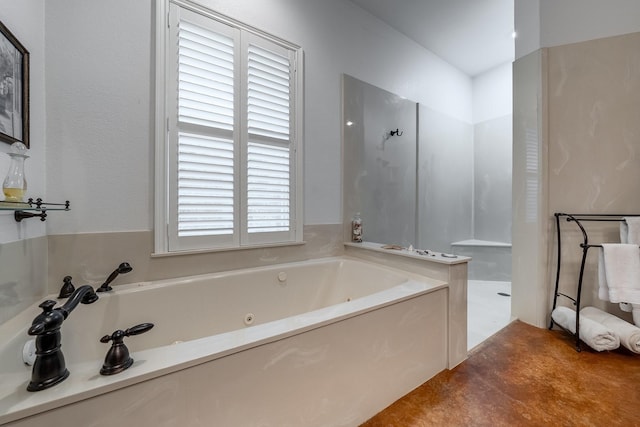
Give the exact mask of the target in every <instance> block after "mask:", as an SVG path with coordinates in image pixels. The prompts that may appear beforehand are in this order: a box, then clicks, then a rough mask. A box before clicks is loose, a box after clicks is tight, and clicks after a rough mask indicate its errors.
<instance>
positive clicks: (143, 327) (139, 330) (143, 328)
mask: <svg viewBox="0 0 640 427" xmlns="http://www.w3.org/2000/svg"><path fill="white" fill-rule="evenodd" d="M151 328H153V323H141V324H139V325H136V326H132V327H130V328H129V329H127V330H126V331H124V335H125V336H127V337H128V336H131V335H140V334H144V333H145V332H147V331H149V330H150V329H151Z"/></svg>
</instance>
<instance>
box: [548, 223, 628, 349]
mask: <svg viewBox="0 0 640 427" xmlns="http://www.w3.org/2000/svg"><path fill="white" fill-rule="evenodd" d="M553 215H554V216H555V218H556V232H557V233H558V234H557V237H558V266H557V269H556V288H555V292H554V297H553V308H552V309H551V310H552V311H553V310H555V309H556V305H557V302H558V297H559V296H563V297H565V298H568V299H570V300H571V301H573V305H575V306H576V332H575V333H574V334H573V335H574V336H575V338H576V351H581V348H580V297H581V295H582V279H583V276H584V266H585V263H586V261H587V253H588V252H589V249H590V248H601V247H602V245H591V244H589V236H588V235H587V231H586V230H585V228H584V226H583V225H582V223H583V222H620V221H624V217H629V216H640V214H622V215H617V214H604V215H598V214H567V213H555V214H553ZM561 217H566V220H567V222H575V223H576V225H577V226H578V227H579V228H580V231H581V232H582V239H583V240H582V243H581V244H580V247H581V248H582V260H581V261H580V274H579V276H578V289H577V292H576V297H575V298H573V297H571V296H569V295H566V294H563V293H561V292H558V288H559V285H560V265H561V261H562V244H561V233H560V218H561ZM553 325H554V321H553V318H551V322H550V324H549V329H551V328H553ZM557 326H559V327H560V328H562V329H564V330H565V331H566V332H568V333H571V331H569V330H567V329H565V328H564V327H562V326H561V325H557Z"/></svg>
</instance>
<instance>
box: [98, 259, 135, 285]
mask: <svg viewBox="0 0 640 427" xmlns="http://www.w3.org/2000/svg"><path fill="white" fill-rule="evenodd" d="M131 270H133V267H131V265H129V263H128V262H123V263H121V264H120V265H119V266H118V268H116V269H115V270H114V271H113V273H111V274H110V275H109V277H107V280H105V281H104V283H103V284H102V285H101V286H100V287H99V288H98V289H96V292H106V291H110V290H112V289H113V288H112V287H111V286H109V283H111V282H113V281H114V280H115V278H116V277H118V275H119V274H125V273H128V272H130V271H131Z"/></svg>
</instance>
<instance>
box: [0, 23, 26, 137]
mask: <svg viewBox="0 0 640 427" xmlns="http://www.w3.org/2000/svg"><path fill="white" fill-rule="evenodd" d="M0 141H1V142H6V143H7V144H13V143H14V142H22V143H23V144H24V145H26V146H27V148H29V146H30V144H29V52H28V51H27V49H25V47H24V46H23V45H22V43H20V42H19V41H18V39H17V38H16V37H15V36H14V35H13V34H12V33H11V31H9V29H8V28H7V27H6V26H5V25H4V24H3V23H2V22H0Z"/></svg>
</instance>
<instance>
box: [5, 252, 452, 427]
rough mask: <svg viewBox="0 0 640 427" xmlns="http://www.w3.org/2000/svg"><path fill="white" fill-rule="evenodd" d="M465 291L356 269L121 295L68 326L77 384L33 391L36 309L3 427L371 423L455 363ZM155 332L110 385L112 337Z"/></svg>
mask: <svg viewBox="0 0 640 427" xmlns="http://www.w3.org/2000/svg"><path fill="white" fill-rule="evenodd" d="M422 262H423V263H425V262H424V261H422ZM455 293H456V292H455V290H449V291H448V284H447V282H446V281H444V280H441V279H438V278H432V277H428V276H425V275H421V274H416V273H412V272H404V271H401V270H398V269H395V268H393V267H389V266H381V265H377V264H373V263H371V262H367V261H364V260H362V259H360V260H358V259H354V258H347V257H342V258H326V259H320V260H314V261H306V262H300V263H290V264H282V265H276V266H271V267H260V268H255V269H246V270H239V271H233V272H226V273H215V274H208V275H201V276H193V277H187V278H184V279H180V280H161V281H155V282H141V283H134V284H128V285H120V286H116V287H114V290H113V291H112V292H110V293H103V294H101V295H100V298H99V300H98V301H96V302H95V303H93V304H92V305H91V306H88V307H83V310H77V311H75V312H74V313H73V316H74V318H73V319H72V321H71V322H66V323H65V325H64V328H66V329H65V330H64V331H63V343H62V345H63V350H64V352H65V356H66V359H67V367H68V369H69V371H70V372H71V374H70V376H69V378H67V380H65V381H64V382H63V383H61V384H58V385H56V386H55V387H52V388H51V389H48V390H44V391H41V392H36V393H29V392H27V391H26V384H27V382H28V380H29V377H30V368H29V367H26V366H24V365H23V363H22V361H21V360H20V354H21V348H22V344H23V343H24V342H25V341H26V339H27V338H28V337H27V336H26V332H25V331H26V328H27V327H28V326H29V324H30V322H31V320H32V319H33V316H34V311H36V312H37V311H40V309H38V308H37V307H36V306H35V305H34V306H32V307H30V308H29V309H27V310H25V311H24V312H22V313H21V314H20V315H19V316H16V317H14V318H13V319H11V320H10V321H9V322H6V323H5V324H4V325H2V326H0V328H1V329H0V334H1V335H2V336H3V337H4V336H6V337H9V339H7V340H6V341H5V342H4V343H3V348H2V350H0V351H1V353H0V362H1V363H0V376H1V377H2V379H3V381H2V387H1V388H0V392H1V395H0V414H2V415H0V424H2V423H8V425H10V426H33V425H52V424H53V425H55V424H60V425H62V424H63V423H68V422H69V420H73V419H75V420H80V419H82V420H84V421H85V422H86V423H87V424H93V425H116V424H117V423H119V424H126V425H138V426H156V425H178V424H180V425H199V424H201V423H205V424H206V425H258V424H259V425H265V426H269V425H273V426H282V425H296V426H305V425H336V426H338V425H348V426H351V425H358V424H360V423H361V422H364V421H365V420H366V419H368V418H370V417H371V416H372V415H374V414H375V413H377V412H378V411H379V410H381V409H382V408H384V407H386V406H387V405H389V404H390V403H392V402H393V401H394V400H396V399H397V398H399V397H401V396H402V395H404V394H406V393H407V392H409V391H410V390H412V389H413V388H415V387H417V386H418V385H420V384H421V383H423V382H424V381H426V380H428V379H429V378H430V377H432V376H433V375H435V374H436V373H438V372H440V371H442V370H443V369H446V368H447V366H449V365H450V361H449V360H448V358H450V357H451V355H450V346H449V341H450V338H449V335H450V333H451V327H449V325H448V323H449V317H448V316H449V314H450V313H449V312H450V306H451V302H449V303H448V300H450V299H451V296H452V295H453V294H455ZM145 322H151V323H154V324H155V327H154V328H153V329H152V330H151V331H149V332H148V333H146V334H144V335H140V336H136V337H134V338H132V339H130V340H129V341H128V342H127V345H128V347H129V350H130V352H131V355H132V357H133V358H134V360H135V362H134V364H133V366H131V367H130V368H129V369H128V370H126V371H125V372H123V373H121V374H118V375H113V376H102V375H99V373H98V371H99V369H100V367H101V366H102V363H103V360H104V355H105V354H106V352H107V351H108V347H109V346H108V345H105V344H102V343H100V342H99V341H98V340H99V338H100V337H101V336H103V335H104V334H107V333H111V332H112V331H113V330H115V329H125V328H128V327H131V326H134V325H136V324H140V323H145ZM380 384H384V387H380ZM115 390H117V392H115V393H113V392H112V393H109V392H111V391H115ZM63 405H64V406H63ZM105 408H118V409H117V410H105Z"/></svg>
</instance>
